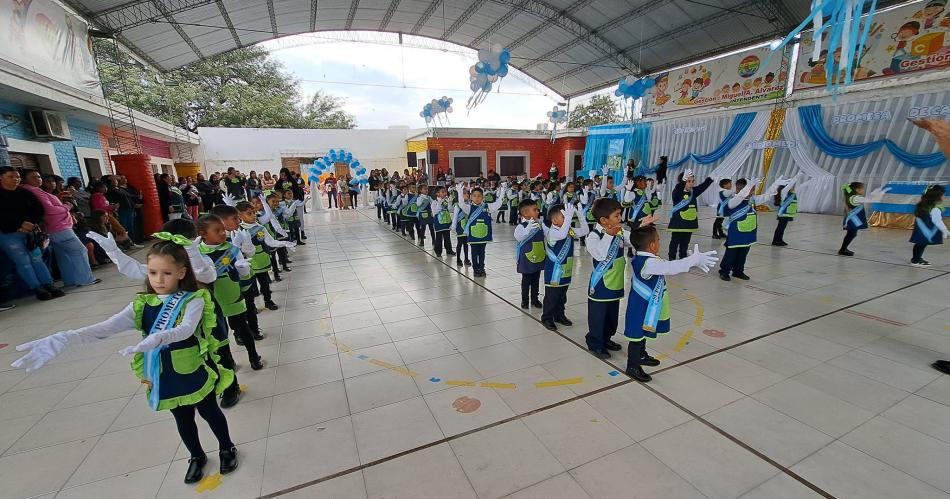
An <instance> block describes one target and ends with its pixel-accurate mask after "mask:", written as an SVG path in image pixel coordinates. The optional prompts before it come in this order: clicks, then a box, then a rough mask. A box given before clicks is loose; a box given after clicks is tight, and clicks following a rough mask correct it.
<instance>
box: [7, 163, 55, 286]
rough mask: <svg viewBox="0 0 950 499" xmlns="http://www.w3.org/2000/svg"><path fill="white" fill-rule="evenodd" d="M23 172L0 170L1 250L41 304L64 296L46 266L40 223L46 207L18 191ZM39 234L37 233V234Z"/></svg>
mask: <svg viewBox="0 0 950 499" xmlns="http://www.w3.org/2000/svg"><path fill="white" fill-rule="evenodd" d="M19 185H20V172H18V171H16V170H14V169H13V168H11V167H9V166H0V212H2V213H3V216H2V217H0V250H2V251H3V253H4V254H5V255H6V256H7V258H9V259H10V260H12V261H13V263H14V264H15V265H16V270H17V274H19V276H20V279H22V280H23V282H24V283H25V284H26V285H27V287H29V288H30V289H31V290H32V291H33V293H34V294H35V295H36V297H37V298H39V299H40V300H44V301H45V300H51V299H53V298H59V297H60V296H63V292H62V291H61V290H59V289H57V288H54V287H53V277H52V276H50V273H49V269H48V268H46V265H45V264H44V263H43V256H42V253H43V251H42V248H40V247H39V246H37V243H42V242H43V241H42V237H41V235H42V231H41V230H39V229H40V222H42V221H43V215H44V211H43V205H41V204H40V202H39V201H37V199H36V197H34V196H33V194H31V193H29V192H27V191H25V190H22V189H18V188H17V187H19ZM34 231H36V232H34Z"/></svg>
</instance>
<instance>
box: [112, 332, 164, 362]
mask: <svg viewBox="0 0 950 499" xmlns="http://www.w3.org/2000/svg"><path fill="white" fill-rule="evenodd" d="M160 346H162V335H161V333H155V334H150V335H148V336H146V337H145V338H142V341H140V342H138V344H136V345H133V346H130V347H125V348H123V349H122V350H119V355H121V356H123V357H128V356H129V355H132V354H136V353H142V352H148V351H149V350H155V349H156V348H158V347H160Z"/></svg>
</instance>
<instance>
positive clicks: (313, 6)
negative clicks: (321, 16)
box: [310, 0, 317, 32]
mask: <svg viewBox="0 0 950 499" xmlns="http://www.w3.org/2000/svg"><path fill="white" fill-rule="evenodd" d="M316 30H317V0H310V31H311V32H313V31H316Z"/></svg>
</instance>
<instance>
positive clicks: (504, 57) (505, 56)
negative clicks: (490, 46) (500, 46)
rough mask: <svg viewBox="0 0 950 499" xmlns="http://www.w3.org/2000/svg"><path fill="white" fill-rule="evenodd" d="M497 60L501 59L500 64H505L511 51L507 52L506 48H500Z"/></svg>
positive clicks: (509, 58) (509, 57)
mask: <svg viewBox="0 0 950 499" xmlns="http://www.w3.org/2000/svg"><path fill="white" fill-rule="evenodd" d="M498 60H499V61H501V63H502V64H505V65H507V64H508V61H510V60H511V52H509V51H508V49H505V50H502V51H501V55H500V56H499V57H498Z"/></svg>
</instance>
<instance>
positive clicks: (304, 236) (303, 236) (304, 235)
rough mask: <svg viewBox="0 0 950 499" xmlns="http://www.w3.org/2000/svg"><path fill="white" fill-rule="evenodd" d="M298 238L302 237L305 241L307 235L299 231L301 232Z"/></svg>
mask: <svg viewBox="0 0 950 499" xmlns="http://www.w3.org/2000/svg"><path fill="white" fill-rule="evenodd" d="M300 239H303V240H304V241H306V240H307V235H306V234H303V233H301V234H300Z"/></svg>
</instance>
